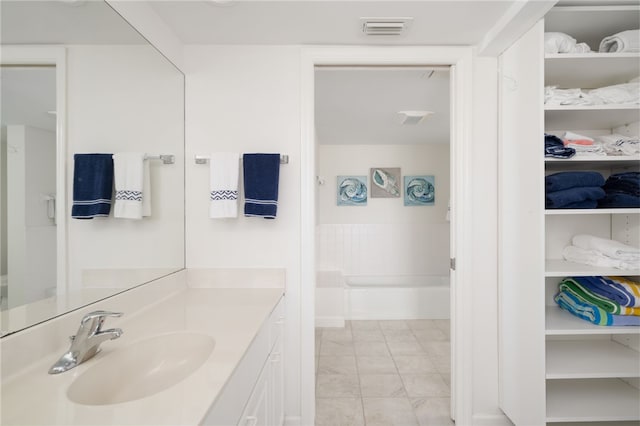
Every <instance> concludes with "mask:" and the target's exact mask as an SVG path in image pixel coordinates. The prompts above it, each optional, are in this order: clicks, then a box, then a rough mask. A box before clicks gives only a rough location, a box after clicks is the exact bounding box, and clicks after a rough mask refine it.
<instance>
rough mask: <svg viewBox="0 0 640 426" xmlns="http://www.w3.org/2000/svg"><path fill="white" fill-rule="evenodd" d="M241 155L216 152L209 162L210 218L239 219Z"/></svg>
mask: <svg viewBox="0 0 640 426" xmlns="http://www.w3.org/2000/svg"><path fill="white" fill-rule="evenodd" d="M239 170H240V154H239V153H237V152H216V153H213V154H211V157H210V160H209V177H210V179H209V182H210V193H209V199H210V202H209V217H210V218H211V219H220V218H232V217H238V174H239Z"/></svg>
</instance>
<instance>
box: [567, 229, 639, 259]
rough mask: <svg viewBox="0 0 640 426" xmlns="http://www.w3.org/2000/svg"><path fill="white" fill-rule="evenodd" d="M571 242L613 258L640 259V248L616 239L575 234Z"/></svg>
mask: <svg viewBox="0 0 640 426" xmlns="http://www.w3.org/2000/svg"><path fill="white" fill-rule="evenodd" d="M571 242H572V243H573V245H574V246H576V247H580V248H583V249H586V250H596V251H599V252H600V253H602V254H604V255H605V256H608V257H610V258H612V259H617V260H624V261H631V262H633V261H638V260H640V248H637V247H633V246H629V245H626V244H622V243H621V242H619V241H616V240H608V239H606V238H598V237H594V236H593V235H587V234H579V235H576V236H574V237H573V239H572V240H571Z"/></svg>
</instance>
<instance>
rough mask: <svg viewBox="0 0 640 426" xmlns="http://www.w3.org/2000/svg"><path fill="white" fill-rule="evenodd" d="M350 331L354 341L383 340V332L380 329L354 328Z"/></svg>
mask: <svg viewBox="0 0 640 426" xmlns="http://www.w3.org/2000/svg"><path fill="white" fill-rule="evenodd" d="M351 333H352V334H353V340H354V341H355V342H384V341H385V340H384V334H382V331H381V330H380V329H372V330H369V329H359V328H354V329H353V330H352V331H351Z"/></svg>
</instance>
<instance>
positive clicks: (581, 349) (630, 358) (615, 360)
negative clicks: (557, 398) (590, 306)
mask: <svg viewBox="0 0 640 426" xmlns="http://www.w3.org/2000/svg"><path fill="white" fill-rule="evenodd" d="M546 352H547V357H546V369H547V374H546V377H547V379H589V378H590V379H598V378H615V377H627V378H631V377H640V353H639V352H637V351H634V350H633V349H630V348H628V347H626V346H624V345H621V344H620V343H617V342H614V341H612V340H602V341H584V340H570V341H564V340H563V341H560V340H554V341H547V345H546Z"/></svg>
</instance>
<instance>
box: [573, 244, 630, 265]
mask: <svg viewBox="0 0 640 426" xmlns="http://www.w3.org/2000/svg"><path fill="white" fill-rule="evenodd" d="M562 257H564V258H565V259H566V260H568V261H569V262H575V263H581V264H583V265H591V266H596V267H598V268H617V269H624V270H634V269H638V266H639V265H638V263H637V262H626V261H624V260H619V259H613V258H611V257H608V256H605V255H604V254H602V253H600V252H599V251H597V250H588V249H584V248H581V247H576V246H567V247H565V248H564V250H562Z"/></svg>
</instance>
